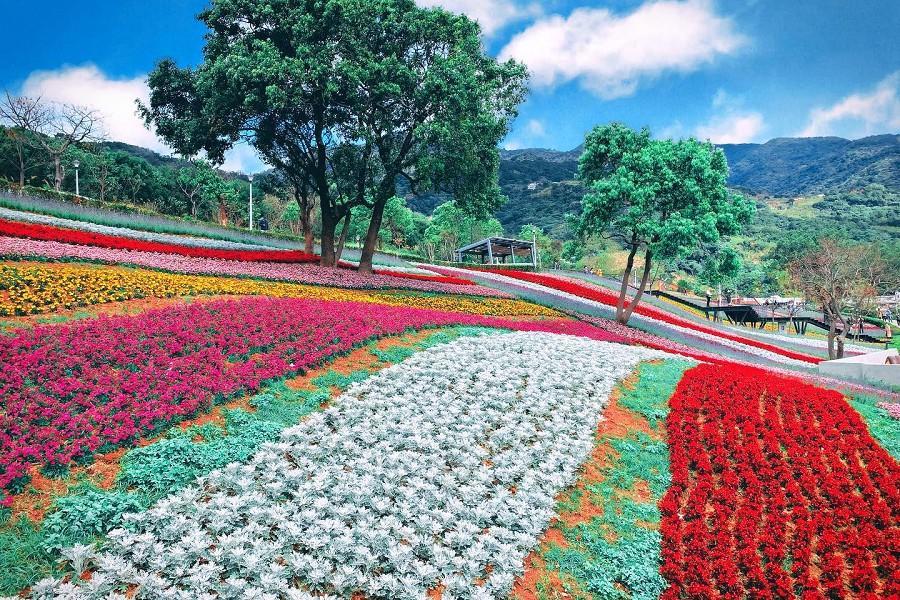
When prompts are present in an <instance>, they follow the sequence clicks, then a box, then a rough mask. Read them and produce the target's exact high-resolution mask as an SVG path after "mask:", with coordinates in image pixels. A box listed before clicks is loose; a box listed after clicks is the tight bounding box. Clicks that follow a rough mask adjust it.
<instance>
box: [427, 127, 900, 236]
mask: <svg viewBox="0 0 900 600" xmlns="http://www.w3.org/2000/svg"><path fill="white" fill-rule="evenodd" d="M721 148H722V150H723V151H724V152H725V155H726V156H727V157H728V164H729V165H730V167H731V178H730V181H729V183H730V184H731V185H732V186H733V187H735V188H738V189H741V190H744V191H747V192H749V193H752V194H755V195H763V196H775V197H792V196H800V195H805V194H832V193H840V192H846V191H849V190H854V189H859V188H862V187H864V186H865V185H868V184H872V183H879V184H882V185H884V186H885V187H886V188H888V189H889V190H895V191H900V136H898V135H893V134H891V135H877V136H871V137H867V138H862V139H859V140H852V141H851V140H846V139H843V138H836V137H824V138H777V139H774V140H771V141H769V142H766V143H765V144H724V145H722V146H721ZM580 155H581V148H575V149H574V150H569V151H566V152H562V151H558V150H547V149H540V148H531V149H524V150H503V151H502V152H501V163H500V185H501V187H502V188H503V192H504V193H505V194H506V195H507V197H508V198H509V202H507V204H506V205H505V206H504V207H503V208H502V209H501V210H500V212H499V213H498V215H497V216H498V218H499V219H500V221H501V222H502V223H503V226H504V228H505V229H506V230H507V231H510V232H515V231H518V229H519V228H520V227H521V226H522V225H525V224H527V223H534V224H535V225H539V226H541V227H543V228H544V229H545V230H546V231H548V232H549V233H550V234H551V235H554V236H556V237H566V227H565V215H566V214H567V213H573V214H574V213H578V212H580V201H581V197H582V196H583V194H584V189H583V188H582V187H581V185H579V184H578V183H577V182H576V181H575V172H576V170H577V169H578V157H579V156H580ZM442 200H443V199H441V198H437V197H433V196H432V197H425V198H415V199H412V200H411V202H410V204H411V205H412V206H413V208H415V209H416V210H419V211H422V212H430V210H431V209H433V208H434V206H435V205H436V204H437V203H439V202H440V201H442Z"/></svg>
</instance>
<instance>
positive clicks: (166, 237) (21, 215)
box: [0, 207, 273, 250]
mask: <svg viewBox="0 0 900 600" xmlns="http://www.w3.org/2000/svg"><path fill="white" fill-rule="evenodd" d="M0 218H4V219H9V220H10V221H19V222H20V223H37V224H40V225H52V226H53V227H64V228H66V229H77V230H78V231H88V232H90V233H102V234H104V235H114V236H117V237H123V238H129V239H132V240H143V241H146V242H163V243H166V244H180V245H182V246H192V247H195V248H214V249H217V250H273V248H270V247H268V246H258V245H255V244H242V243H239V242H229V241H226V240H214V239H212V238H202V237H196V236H191V235H175V234H171V233H156V232H153V231H140V230H138V229H129V228H127V227H111V226H109V225H99V224H97V223H88V222H86V221H75V220H74V219H63V218H61V217H52V216H49V215H41V214H38V213H30V212H24V211H18V210H11V209H8V208H3V207H0Z"/></svg>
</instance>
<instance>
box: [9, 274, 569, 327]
mask: <svg viewBox="0 0 900 600" xmlns="http://www.w3.org/2000/svg"><path fill="white" fill-rule="evenodd" d="M219 294H227V295H252V296H274V297H279V298H284V297H291V298H314V299H319V300H347V301H355V302H370V303H373V304H386V305H390V306H409V307H415V308H430V309H435V310H447V311H454V312H464V313H470V314H479V315H493V316H532V317H534V316H548V317H552V316H561V315H560V314H559V313H557V312H556V311H554V310H552V309H549V308H544V307H542V306H538V305H536V304H531V303H528V302H523V301H521V300H511V299H505V298H471V297H459V296H450V295H431V294H415V293H402V292H381V291H377V290H349V289H341V288H334V287H322V286H314V285H303V284H296V283H279V282H275V281H259V280H254V279H240V278H235V277H215V276H209V275H181V274H174V273H163V272H158V271H150V270H143V269H133V268H127V267H112V266H100V265H90V264H69V263H66V264H32V263H6V264H0V315H4V316H10V315H30V314H37V313H50V312H55V311H59V310H65V309H72V308H76V307H80V306H92V305H95V304H103V303H106V302H116V301H122V300H132V299H138V298H172V297H176V296H199V295H219Z"/></svg>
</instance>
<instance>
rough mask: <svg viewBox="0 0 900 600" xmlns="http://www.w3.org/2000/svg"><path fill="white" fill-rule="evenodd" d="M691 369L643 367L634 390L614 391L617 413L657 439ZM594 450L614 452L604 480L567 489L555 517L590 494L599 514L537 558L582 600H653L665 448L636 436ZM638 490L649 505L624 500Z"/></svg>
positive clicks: (681, 364)
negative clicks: (625, 413) (630, 416)
mask: <svg viewBox="0 0 900 600" xmlns="http://www.w3.org/2000/svg"><path fill="white" fill-rule="evenodd" d="M691 366H693V363H689V362H685V361H674V360H667V361H664V362H662V363H643V364H642V365H640V367H639V369H638V379H637V383H636V384H635V386H634V388H633V389H628V388H626V387H622V388H620V389H621V392H622V395H621V396H620V398H619V405H620V406H621V407H623V408H626V409H628V410H629V411H631V412H633V413H636V414H639V415H641V416H642V417H644V418H645V419H646V420H647V422H648V423H649V424H650V426H651V428H652V429H654V430H656V431H662V430H663V429H664V427H665V424H664V420H665V417H666V415H667V414H668V400H669V397H670V396H671V395H672V393H673V392H674V391H675V387H676V386H677V384H678V382H679V381H680V380H681V377H682V375H683V374H684V371H685V370H687V369H688V368H690V367H691ZM597 443H598V444H608V445H609V446H610V447H611V448H612V449H613V450H614V452H615V455H612V457H611V459H610V462H609V464H608V465H607V466H606V467H605V468H604V469H603V471H602V474H603V480H602V481H601V482H600V483H592V484H589V485H587V486H586V488H585V491H584V492H582V491H581V490H578V489H574V490H573V491H572V492H570V494H569V495H568V497H566V498H564V499H563V500H562V501H561V503H560V506H559V510H560V511H567V510H571V509H575V508H576V507H577V506H578V504H579V501H580V494H581V493H589V494H590V495H591V497H590V499H591V501H592V503H593V504H595V505H598V506H600V507H602V514H600V515H599V516H595V517H593V518H592V519H591V520H590V521H587V522H581V523H578V524H577V525H575V526H573V527H571V528H568V527H565V526H563V525H560V529H561V531H562V533H563V536H564V537H565V539H566V542H567V544H566V547H561V546H558V545H555V544H552V545H551V546H550V547H549V548H548V549H547V550H546V551H545V552H544V553H543V558H544V560H545V561H546V564H547V567H548V568H550V569H554V570H556V571H558V572H559V573H560V575H561V580H562V581H563V583H565V582H567V581H572V580H574V581H575V582H577V584H578V587H579V589H580V591H582V592H584V593H587V594H588V595H589V597H593V598H604V599H622V600H626V599H634V600H643V599H646V600H649V599H651V598H654V599H655V598H658V597H659V595H660V594H661V593H662V592H663V590H664V589H665V587H666V582H665V579H663V577H662V576H661V575H660V573H659V566H660V562H661V559H660V545H661V536H660V534H659V531H658V530H657V528H656V526H658V524H659V520H660V513H659V509H658V508H657V504H658V502H659V500H660V499H661V498H662V496H663V494H665V492H666V489H668V487H669V483H670V480H671V475H670V472H669V448H668V445H667V444H666V443H665V442H664V441H661V440H658V439H654V438H653V437H651V436H649V435H647V434H646V433H644V432H641V431H632V432H629V433H628V434H626V436H625V437H609V436H606V435H604V436H602V437H601V438H599V439H598V440H597ZM637 486H639V487H637ZM637 489H642V490H647V489H649V499H647V500H646V501H645V500H644V498H642V497H641V494H637V493H632V494H629V493H627V492H628V491H633V492H634V491H636V490H637ZM539 593H540V590H539ZM575 597H582V596H579V595H577V594H576V596H575Z"/></svg>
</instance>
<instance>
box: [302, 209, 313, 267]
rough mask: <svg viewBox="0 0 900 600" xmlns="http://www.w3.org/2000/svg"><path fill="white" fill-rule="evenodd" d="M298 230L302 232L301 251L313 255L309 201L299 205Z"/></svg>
mask: <svg viewBox="0 0 900 600" xmlns="http://www.w3.org/2000/svg"><path fill="white" fill-rule="evenodd" d="M300 228H301V230H302V231H303V249H304V250H305V251H306V252H308V253H309V254H312V253H313V250H314V248H313V245H314V243H315V239H314V238H313V224H312V206H311V203H310V201H309V200H306V201H305V202H304V203H303V204H300Z"/></svg>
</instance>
